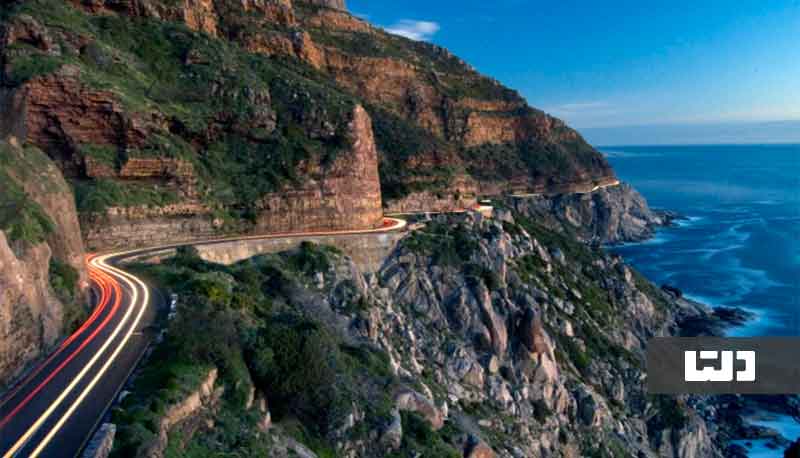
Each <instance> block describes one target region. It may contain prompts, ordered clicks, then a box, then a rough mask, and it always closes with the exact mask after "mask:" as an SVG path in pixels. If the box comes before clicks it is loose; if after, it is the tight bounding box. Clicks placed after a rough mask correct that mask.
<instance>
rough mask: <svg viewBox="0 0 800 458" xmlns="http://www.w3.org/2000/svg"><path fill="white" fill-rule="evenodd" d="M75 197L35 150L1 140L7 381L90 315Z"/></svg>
mask: <svg viewBox="0 0 800 458" xmlns="http://www.w3.org/2000/svg"><path fill="white" fill-rule="evenodd" d="M83 257H84V253H83V242H82V240H81V235H80V228H79V227H78V217H77V213H76V211H75V203H74V198H73V196H72V192H71V191H70V189H69V186H68V185H67V183H66V182H65V181H64V178H63V177H62V176H61V173H60V171H59V170H58V168H57V167H56V166H55V164H53V163H52V162H51V161H50V160H49V159H48V158H47V156H45V155H44V153H42V152H41V151H39V150H37V149H35V148H26V149H24V150H23V149H22V148H21V147H20V146H19V145H18V144H16V143H15V142H14V141H12V143H7V142H0V385H2V384H6V383H8V382H9V381H11V380H12V379H13V378H14V376H15V375H17V374H18V373H19V371H20V370H21V369H23V368H24V366H25V364H27V363H28V362H30V361H31V360H33V359H35V358H37V357H38V356H40V355H41V354H42V353H43V352H45V351H47V350H48V349H49V347H50V346H52V345H53V344H54V343H55V342H56V341H57V340H58V339H59V338H60V337H61V336H62V335H63V334H64V333H65V332H70V331H71V330H72V329H74V327H75V326H76V325H78V324H80V323H81V322H82V320H83V319H84V318H85V317H86V309H85V306H84V300H83V291H82V290H83V289H85V288H86V286H87V285H88V283H87V277H86V268H85V266H84V259H83Z"/></svg>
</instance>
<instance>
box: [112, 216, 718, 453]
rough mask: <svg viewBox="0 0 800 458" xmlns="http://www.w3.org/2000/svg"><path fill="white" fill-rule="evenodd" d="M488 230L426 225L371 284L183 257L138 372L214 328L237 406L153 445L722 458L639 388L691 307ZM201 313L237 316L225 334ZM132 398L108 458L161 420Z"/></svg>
mask: <svg viewBox="0 0 800 458" xmlns="http://www.w3.org/2000/svg"><path fill="white" fill-rule="evenodd" d="M498 216H499V217H500V218H501V219H502V220H499V219H498V220H487V219H484V218H482V217H480V216H478V215H473V214H470V215H463V216H460V217H455V216H451V217H444V216H442V217H438V218H436V219H434V220H433V221H428V222H427V226H426V227H424V228H421V229H418V230H417V231H415V232H411V233H409V234H407V236H406V237H404V238H403V239H402V240H401V241H400V242H399V245H398V247H397V248H396V249H395V250H394V251H393V252H392V253H391V254H390V255H389V256H388V257H387V258H386V260H385V262H384V263H383V267H382V268H381V269H380V270H379V271H378V272H377V273H376V274H373V275H364V274H363V273H362V272H361V271H359V269H358V268H357V267H356V265H355V264H354V263H353V262H352V261H351V260H349V259H348V258H347V257H345V256H343V255H341V254H340V253H337V252H336V251H335V250H332V249H329V248H326V247H319V246H314V245H311V244H306V245H303V246H301V247H300V248H299V249H295V250H291V251H289V252H285V253H281V254H277V255H276V254H273V255H267V256H259V257H255V258H252V259H248V260H245V261H242V262H238V263H234V264H232V265H228V266H225V267H223V266H220V265H215V264H207V263H203V262H202V261H201V260H200V258H198V257H192V255H191V254H188V253H182V254H179V256H178V257H176V258H174V259H171V260H169V261H165V262H163V263H162V264H161V265H159V266H158V267H157V268H154V270H153V272H161V273H162V274H165V269H166V270H167V271H169V269H176V271H179V272H181V275H183V277H181V278H182V279H183V278H191V279H193V280H192V281H183V280H182V281H181V282H180V284H171V285H169V286H170V287H172V288H175V290H176V291H177V292H178V294H179V297H180V298H181V301H180V302H179V304H178V306H177V307H178V308H177V313H176V318H175V319H174V321H173V323H172V326H173V327H172V329H171V332H170V333H169V334H168V337H167V339H168V340H167V341H165V342H164V344H163V345H164V348H167V349H169V351H166V352H161V353H158V352H157V353H154V355H159V354H160V355H161V356H160V357H159V356H155V357H156V358H160V359H158V360H156V361H152V362H151V363H150V365H149V368H148V369H146V371H149V372H148V373H152V372H154V371H166V372H169V371H171V369H170V368H172V367H183V364H185V363H184V362H183V361H185V360H186V359H187V358H189V360H191V358H199V359H198V360H199V361H201V362H204V361H207V358H209V357H210V356H208V353H206V352H207V350H206V349H205V348H206V347H204V346H200V347H199V349H198V346H197V345H198V344H197V341H196V340H195V339H196V337H193V336H192V334H191V332H188V330H189V329H197V328H200V329H207V328H208V327H209V326H212V329H214V331H215V333H216V334H215V335H219V336H226V337H225V339H226V340H225V341H224V342H225V343H224V344H223V343H220V344H219V345H215V346H213V347H211V348H213V349H214V351H215V352H224V354H225V355H226V357H227V359H226V360H225V363H224V364H226V365H227V366H228V369H227V371H225V373H226V374H227V375H226V377H227V378H226V379H225V380H224V384H225V386H226V387H227V388H234V387H238V388H236V389H237V390H238V391H239V392H241V395H238V396H237V395H234V393H232V392H228V391H227V389H226V396H225V401H224V402H223V403H221V404H220V406H219V411H218V413H217V414H216V416H215V418H216V419H217V420H218V421H216V422H215V423H213V425H214V426H213V427H207V428H205V429H203V430H202V431H200V430H198V431H195V432H194V434H193V435H191V436H190V435H186V434H177V433H176V431H177V430H174V429H173V430H172V431H171V433H170V434H168V435H167V437H169V447H171V448H173V450H193V451H199V450H203V451H205V452H207V453H209V454H213V453H222V452H225V453H231V452H232V451H236V452H238V453H239V454H242V455H246V456H264V455H269V456H286V454H285V453H284V452H285V449H286V443H285V436H286V435H287V434H286V433H287V432H288V431H297V430H298V429H300V430H302V431H305V432H306V433H305V434H304V435H302V436H300V435H297V434H292V436H293V437H294V439H293V441H299V442H301V443H302V444H295V443H294V442H292V444H293V446H292V448H293V449H295V450H302V453H301V456H309V457H310V456H323V454H324V455H325V456H331V455H335V456H342V457H348V458H356V457H361V458H364V457H384V456H414V453H416V454H419V455H421V456H436V457H453V458H456V457H464V458H469V457H472V458H475V457H504V458H511V457H520V456H525V457H551V458H567V457H577V456H604V455H603V453H606V452H609V451H610V453H612V454H613V455H612V456H638V457H647V458H651V457H652V458H655V457H657V456H671V457H676V458H692V457H709V458H712V457H720V456H722V455H721V453H720V451H719V448H718V446H717V445H716V442H715V441H716V436H715V434H716V433H715V432H714V431H712V430H710V429H709V428H708V427H707V425H706V423H705V421H704V420H703V418H702V417H701V416H700V415H698V413H697V412H695V411H694V410H693V409H692V408H691V407H689V406H688V405H687V403H686V400H685V399H676V398H672V397H654V396H648V395H647V393H646V391H645V386H644V381H645V380H646V378H645V372H644V370H645V367H644V364H645V361H644V347H645V345H646V342H647V340H648V339H649V338H651V337H653V336H658V335H665V334H668V333H672V332H674V331H675V330H676V327H677V326H678V325H677V321H676V320H677V317H678V316H702V315H703V314H704V313H705V312H704V311H703V309H702V308H700V306H698V305H696V304H692V303H689V302H686V301H684V300H682V299H678V298H676V297H675V296H671V295H669V294H666V293H664V292H662V291H660V290H659V289H658V288H657V287H655V286H654V285H652V284H650V283H649V282H648V281H647V280H645V279H643V278H642V277H641V276H640V275H639V274H637V273H636V272H635V271H633V269H632V268H631V267H629V266H627V265H626V264H625V263H624V261H623V260H622V259H621V258H619V257H617V256H612V255H608V254H606V253H604V252H602V251H600V250H593V249H590V248H588V247H586V246H585V245H584V244H581V243H579V242H577V241H575V240H574V239H572V238H569V237H566V236H562V235H559V234H558V233H554V232H551V231H549V230H547V229H545V228H544V227H543V226H539V225H538V224H536V223H534V222H533V220H531V219H529V218H527V217H525V216H523V215H521V214H519V213H516V212H514V211H508V210H500V214H499V215H498ZM186 276H188V277H186ZM164 278H170V274H165V277H164ZM193 285H204V286H203V288H204V289H201V290H197V289H193ZM208 285H213V287H210V286H208ZM264 285H280V287H277V286H276V287H275V288H264ZM208 288H211V289H212V290H214V291H216V292H217V293H215V294H214V297H210V296H209V295H207V294H206V293H205V292H204V291H205V290H206V289H208ZM262 294H263V295H262ZM267 298H268V299H267ZM265 300H266V302H265ZM229 302H230V303H235V304H238V305H237V306H236V307H235V308H233V309H232V308H231V306H230V305H229ZM267 304H269V305H267ZM218 310H235V311H231V312H230V313H232V314H233V316H232V317H228V318H226V319H229V320H231V321H230V323H231V324H225V322H222V321H221V318H220V316H221V315H220V313H219V312H218ZM232 323H237V324H236V325H235V326H233V328H231V326H232ZM240 326H243V327H244V328H245V329H241V328H240ZM232 329H238V333H237V332H233V331H232ZM236 336H239V337H236ZM253 336H256V337H253ZM320 348H324V349H325V351H323V352H320V351H319V349H320ZM215 354H218V353H215ZM298 360H302V361H304V364H302V365H298V364H297V361H298ZM233 368H235V370H232V369H233ZM184 370H185V369H184ZM144 378H145V379H146V380H151V378H150V376H148V375H145V376H144ZM160 380H162V382H161V383H163V384H164V386H170V385H171V384H172V382H171V381H170V379H169V378H163V379H160ZM142 386H143V388H137V386H134V388H133V390H132V391H133V394H132V396H130V397H129V399H128V401H127V402H126V405H125V409H127V410H132V411H136V412H137V416H126V415H118V416H117V420H118V421H120V422H121V423H120V431H121V434H120V437H121V441H120V443H119V444H118V451H119V453H120V454H119V456H132V455H126V454H125V453H126V451H129V450H133V449H135V448H136V447H137V446H138V441H139V440H140V439H141V435H140V434H138V433H137V431H140V430H141V427H142V426H141V425H142V424H146V423H139V422H149V421H153V420H150V418H152V417H153V416H154V420H155V421H158V418H159V417H158V416H159V413H158V411H157V410H155V409H154V408H153V407H151V406H154V405H159V402H158V398H159V396H161V394H159V393H160V392H161V390H154V389H152V386H150V385H147V384H146V383H145V384H144V385H142ZM253 393H264V395H265V396H266V399H267V401H268V402H266V403H256V404H259V405H269V411H270V413H271V420H272V424H271V427H270V428H269V429H265V428H264V426H265V423H264V418H265V415H264V409H263V407H256V404H254V403H253V399H254V395H253ZM139 412H144V413H143V415H138V413H139ZM234 418H235V419H237V420H236V421H234V420H232V419H234ZM266 418H270V416H269V415H268V416H267V417H266ZM209 424H210V423H209ZM609 425H613V427H609ZM183 431H185V430H183ZM243 432H246V434H243ZM242 436H246V437H253V439H252V440H250V441H242V440H237V439H236V438H239V437H242ZM178 438H179V439H178ZM298 453H300V452H298ZM288 456H291V454H289V455H288Z"/></svg>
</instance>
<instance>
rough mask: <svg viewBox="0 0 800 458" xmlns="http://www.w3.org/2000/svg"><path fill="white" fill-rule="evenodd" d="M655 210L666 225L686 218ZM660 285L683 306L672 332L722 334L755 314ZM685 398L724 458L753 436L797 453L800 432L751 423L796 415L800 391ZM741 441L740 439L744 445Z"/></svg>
mask: <svg viewBox="0 0 800 458" xmlns="http://www.w3.org/2000/svg"><path fill="white" fill-rule="evenodd" d="M654 212H658V213H660V214H661V215H662V217H663V218H664V220H665V221H667V223H666V224H664V225H663V226H665V227H666V226H669V225H671V224H674V222H675V221H679V220H681V219H685V217H683V216H681V215H679V214H677V213H675V212H671V211H667V210H654ZM661 290H662V291H664V292H665V293H667V294H669V295H670V296H672V297H673V298H674V299H675V301H676V303H677V304H680V305H682V306H683V307H684V310H683V312H680V313H678V314H677V316H676V329H675V330H674V332H673V335H676V336H680V337H723V336H725V333H726V331H727V330H729V329H731V328H734V327H739V326H744V325H745V324H746V323H747V322H748V321H751V320H753V319H754V318H755V314H753V313H752V312H750V311H747V310H744V309H742V308H740V307H710V306H708V305H706V304H703V303H701V302H697V301H694V300H691V299H688V298H686V297H685V296H684V294H683V292H682V291H681V290H680V289H679V288H678V287H676V286H673V285H669V284H664V285H661ZM686 403H687V405H689V406H691V407H692V408H693V409H695V410H696V411H697V412H698V414H699V415H700V416H701V417H702V418H703V419H704V420H706V422H707V424H708V425H709V426H710V427H712V428H715V429H716V431H715V433H716V442H717V444H718V445H719V446H720V448H721V449H722V450H723V451H724V454H725V456H726V457H728V458H747V457H748V456H749V455H748V447H751V446H752V444H753V442H752V441H757V440H763V441H765V442H766V443H765V445H766V447H767V448H769V449H771V450H775V451H776V453H781V451H784V450H785V451H786V455H785V456H787V457H796V456H800V438H786V437H784V436H783V435H782V434H781V433H780V431H778V430H776V429H774V428H771V427H768V426H761V425H755V424H751V423H750V421H752V420H761V419H766V420H769V419H773V418H775V417H776V416H777V415H785V416H789V417H792V418H794V419H796V420H798V421H800V397H798V396H796V395H774V396H764V395H747V396H743V395H718V396H707V395H690V396H687V397H686ZM793 440H796V442H792V441H793ZM734 441H736V442H734ZM740 441H745V442H744V445H742V444H741V443H739V442H740ZM791 453H794V455H793V454H791Z"/></svg>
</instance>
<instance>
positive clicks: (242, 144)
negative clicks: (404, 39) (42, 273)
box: [0, 0, 382, 249]
mask: <svg viewBox="0 0 800 458" xmlns="http://www.w3.org/2000/svg"><path fill="white" fill-rule="evenodd" d="M237 5H238V4H233V3H229V2H211V1H205V2H204V1H187V2H185V3H178V4H176V3H173V2H165V3H161V2H148V1H139V2H130V3H125V4H120V3H118V2H89V3H87V2H79V3H75V4H74V6H70V4H69V3H66V4H65V3H63V2H52V1H48V0H39V1H33V2H24V3H22V4H19V5H16V6H15V7H14V11H13V12H12V13H11V15H10V18H9V19H8V20H7V21H6V23H4V24H3V29H2V41H0V43H2V45H3V46H2V54H3V63H4V65H3V73H2V86H3V89H2V103H3V105H4V107H8V108H9V109H8V110H4V113H3V116H2V117H0V130H1V131H2V132H5V133H13V134H15V135H18V136H19V137H20V138H22V139H24V141H26V142H29V143H31V144H34V145H37V146H39V147H41V148H42V149H44V150H45V151H46V152H47V153H48V155H49V156H50V157H51V158H53V159H54V160H55V161H56V162H57V163H58V164H59V165H60V167H61V168H62V170H63V171H64V173H65V175H67V176H68V177H69V178H70V179H71V180H73V182H74V184H75V187H76V190H77V201H78V206H79V210H80V212H81V219H82V223H83V224H82V226H83V227H82V228H83V232H84V235H85V237H86V240H87V243H88V245H89V246H90V247H92V248H93V249H104V248H109V247H116V246H135V245H141V244H145V243H158V242H162V241H163V242H166V241H172V240H178V239H187V238H195V237H202V236H210V235H215V234H221V233H231V232H236V233H242V232H254V231H256V232H272V231H292V232H296V231H303V230H318V229H364V228H372V227H375V226H377V225H380V224H381V223H382V220H381V218H382V201H381V190H380V182H379V175H378V157H377V151H376V148H375V143H374V137H373V132H372V122H371V119H370V116H369V114H368V113H367V111H366V110H364V108H362V107H361V106H360V105H359V104H358V103H357V100H355V99H354V98H352V97H350V96H348V95H346V94H342V93H341V92H339V91H338V90H337V89H336V88H335V87H334V86H333V85H331V84H329V83H327V82H325V81H324V79H323V78H321V77H320V75H317V74H311V75H307V74H304V72H306V70H305V69H302V68H300V67H296V66H293V65H283V64H280V63H277V62H273V61H271V60H270V59H266V58H262V57H254V56H253V55H251V54H249V53H248V52H246V51H245V50H243V49H241V48H238V47H236V46H235V45H232V44H229V43H228V42H227V41H226V40H225V39H224V38H225V36H226V35H227V33H228V32H231V33H232V30H233V28H234V26H233V24H234V23H238V22H237V21H240V20H243V19H241V18H238V16H236V15H237V14H241V15H244V17H250V16H254V17H260V18H262V20H265V21H274V22H275V23H279V24H286V25H289V24H292V23H294V21H295V19H294V10H293V9H292V5H291V3H290V2H273V1H267V2H243V3H242V4H241V5H238V6H237ZM317 7H319V6H317ZM329 7H331V8H333V7H336V8H343V5H342V4H338V3H337V2H334V4H332V5H329ZM325 9H329V8H328V7H325ZM331 11H333V10H331ZM45 12H47V13H48V14H45ZM134 17H135V18H136V19H135V20H136V21H138V22H133V21H134ZM168 20H176V21H180V22H184V23H185V24H186V25H187V26H188V27H190V28H192V29H195V30H198V31H200V32H203V34H198V33H194V32H192V31H190V30H187V29H186V28H184V27H180V26H176V25H174V24H171V23H169V22H165V21H168ZM68 23H69V24H71V26H68V25H67V24H68ZM76 24H77V25H76ZM120 30H125V33H123V34H122V35H120V34H118V31H120ZM143 36H148V37H149V38H148V39H146V40H145V44H144V46H139V41H140V40H141V37H143ZM31 62H34V63H36V65H33V67H31V66H30V65H29V64H30V63H31ZM130 69H136V71H135V72H134V73H132V74H131V73H130V71H129V70H130Z"/></svg>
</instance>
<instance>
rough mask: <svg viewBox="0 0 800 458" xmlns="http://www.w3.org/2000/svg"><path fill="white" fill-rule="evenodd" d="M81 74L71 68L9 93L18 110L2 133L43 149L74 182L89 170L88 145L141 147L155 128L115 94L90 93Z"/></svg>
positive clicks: (5, 119) (3, 120)
mask: <svg viewBox="0 0 800 458" xmlns="http://www.w3.org/2000/svg"><path fill="white" fill-rule="evenodd" d="M80 74H81V70H80V68H78V67H76V66H72V65H66V66H64V67H62V68H61V69H60V70H59V71H57V72H56V73H53V74H49V75H44V76H41V77H37V78H34V79H32V80H30V81H28V82H26V83H25V84H23V85H22V86H20V87H17V88H14V89H11V90H8V94H7V95H6V97H7V98H8V99H9V100H8V102H6V103H7V104H10V105H11V106H12V107H14V109H13V110H12V111H7V112H5V113H4V114H3V115H2V116H0V124H2V126H0V131H7V132H10V133H12V134H13V135H15V136H17V137H18V138H20V140H21V141H24V142H29V143H31V144H34V145H36V146H38V147H39V148H41V149H42V150H44V151H45V152H46V153H48V155H49V156H50V157H51V158H53V159H54V160H55V161H56V162H57V163H58V165H59V166H60V167H61V169H62V170H63V171H64V174H65V175H67V176H72V177H75V176H80V175H81V172H82V170H83V169H84V164H83V156H82V155H80V154H79V151H80V148H81V146H82V145H101V146H110V145H114V146H115V147H117V146H119V147H122V148H137V147H141V146H142V145H143V144H144V143H145V141H146V139H147V136H148V134H149V133H150V127H149V126H148V125H149V124H152V123H153V122H152V121H151V120H147V119H143V118H140V117H138V116H136V115H132V114H130V113H128V112H126V110H124V109H123V107H122V105H121V104H120V103H119V101H118V100H117V97H116V96H115V95H114V94H113V93H112V92H110V91H102V90H93V89H90V88H87V87H86V86H85V85H84V84H83V83H82V82H81V81H80Z"/></svg>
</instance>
